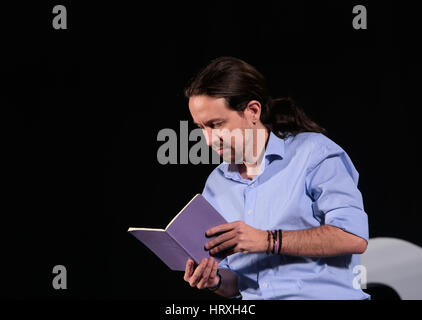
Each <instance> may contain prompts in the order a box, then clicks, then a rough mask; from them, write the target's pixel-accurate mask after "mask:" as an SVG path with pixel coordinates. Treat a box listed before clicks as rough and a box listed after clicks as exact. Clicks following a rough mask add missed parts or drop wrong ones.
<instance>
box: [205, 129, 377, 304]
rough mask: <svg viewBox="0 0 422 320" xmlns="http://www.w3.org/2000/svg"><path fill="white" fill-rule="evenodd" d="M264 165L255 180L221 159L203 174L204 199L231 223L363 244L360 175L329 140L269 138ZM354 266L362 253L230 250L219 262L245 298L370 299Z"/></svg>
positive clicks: (365, 234) (316, 137) (310, 135)
mask: <svg viewBox="0 0 422 320" xmlns="http://www.w3.org/2000/svg"><path fill="white" fill-rule="evenodd" d="M262 162H263V163H262V165H261V170H260V173H259V174H258V176H256V177H255V178H254V179H253V180H247V179H243V178H242V177H241V176H240V174H239V172H238V171H237V167H236V165H234V164H229V163H226V162H223V163H221V164H220V165H219V166H218V167H217V168H215V169H214V171H213V172H212V173H211V174H210V176H209V177H208V179H207V182H206V185H205V188H204V190H203V196H204V197H205V198H206V199H207V200H208V201H209V202H210V203H211V204H212V205H213V206H214V207H215V208H216V209H217V210H218V211H219V212H220V213H221V214H222V215H223V216H224V218H225V219H226V220H227V221H228V222H232V221H237V220H243V221H244V222H245V223H246V224H248V225H250V226H252V227H255V228H258V229H262V230H269V229H271V230H274V229H282V230H286V231H287V230H302V229H309V228H313V227H318V226H321V225H324V224H326V225H333V226H336V227H339V228H341V229H343V230H345V231H347V232H350V233H352V234H355V235H357V236H359V237H361V238H363V239H365V240H366V241H368V217H367V215H366V213H365V211H364V208H363V200H362V195H361V193H360V191H359V189H358V188H357V185H358V178H359V174H358V172H357V171H356V169H355V167H354V165H353V163H352V161H351V160H350V158H349V156H348V155H347V153H346V152H345V151H344V150H343V149H342V148H341V147H340V146H338V145H337V144H336V143H334V142H333V141H332V140H330V139H329V138H327V137H326V136H325V135H323V134H320V133H313V132H304V133H299V134H297V135H296V136H290V137H288V138H286V139H281V138H279V137H277V136H276V135H275V134H274V133H271V134H270V137H269V140H268V143H267V147H266V150H265V156H264V159H263V161H262ZM357 265H360V255H359V254H350V255H343V256H337V257H329V258H310V257H295V256H290V255H284V254H281V255H272V254H270V255H266V253H265V252H262V253H247V254H244V253H235V254H233V255H230V256H228V257H226V258H225V259H223V260H222V261H221V262H220V263H219V267H220V268H225V269H229V270H231V271H233V272H234V273H235V274H236V275H237V278H238V286H239V291H240V294H241V298H242V299H244V300H250V299H367V298H369V297H370V296H369V295H368V294H366V293H364V292H363V291H362V290H361V289H360V287H359V283H360V281H358V280H359V273H360V272H361V269H360V268H356V269H355V270H354V267H355V266H357ZM354 272H356V273H354ZM355 277H356V278H357V279H355V280H354V278H355ZM354 283H355V284H354ZM356 284H358V285H356ZM355 287H357V289H355ZM239 297H240V296H239Z"/></svg>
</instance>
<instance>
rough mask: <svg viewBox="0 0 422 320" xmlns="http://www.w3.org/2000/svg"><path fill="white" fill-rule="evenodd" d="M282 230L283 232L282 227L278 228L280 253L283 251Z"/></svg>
mask: <svg viewBox="0 0 422 320" xmlns="http://www.w3.org/2000/svg"><path fill="white" fill-rule="evenodd" d="M282 232H283V230H281V229H280V230H278V238H279V244H278V246H279V247H278V254H280V253H281V240H282V237H281V236H282V234H281V233H282Z"/></svg>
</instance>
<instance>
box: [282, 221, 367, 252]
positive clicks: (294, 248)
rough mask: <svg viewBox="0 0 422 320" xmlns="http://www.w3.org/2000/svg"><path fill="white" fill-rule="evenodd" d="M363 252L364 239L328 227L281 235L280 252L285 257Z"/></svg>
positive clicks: (284, 232)
mask: <svg viewBox="0 0 422 320" xmlns="http://www.w3.org/2000/svg"><path fill="white" fill-rule="evenodd" d="M365 250H366V241H365V240H364V239H362V238H360V237H358V236H355V235H353V234H351V233H348V232H345V231H343V230H341V229H340V228H337V227H334V226H330V225H323V226H320V227H316V228H311V229H305V230H296V231H283V233H282V247H281V252H282V253H283V254H287V255H294V256H302V257H330V256H339V255H344V254H354V253H358V254H360V253H363V252H364V251H365Z"/></svg>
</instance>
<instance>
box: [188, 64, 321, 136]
mask: <svg viewBox="0 0 422 320" xmlns="http://www.w3.org/2000/svg"><path fill="white" fill-rule="evenodd" d="M184 93H185V96H186V98H190V97H191V96H195V95H207V96H210V97H215V98H224V99H225V100H226V102H227V104H228V106H229V107H230V108H231V109H233V110H236V111H238V112H242V111H243V110H245V108H246V106H247V105H248V103H249V101H251V100H257V101H259V102H260V103H261V108H262V110H261V118H260V120H261V122H262V123H263V124H265V125H267V126H268V127H269V128H270V130H271V131H272V132H274V134H276V135H278V136H279V137H280V138H286V137H287V136H289V135H296V134H298V133H300V132H307V131H308V132H309V131H310V132H319V133H323V134H326V133H327V131H326V130H325V129H324V128H322V127H321V126H319V125H318V124H316V123H315V122H313V121H312V120H311V119H309V117H308V116H307V115H306V114H305V112H304V111H303V109H302V108H301V107H299V106H298V105H296V104H295V102H294V101H293V99H291V98H290V97H285V98H277V99H272V98H271V96H270V94H269V90H268V87H267V84H266V80H265V78H264V76H263V75H262V74H261V73H260V72H259V71H258V70H256V69H255V68H254V67H253V66H251V65H250V64H248V63H246V62H245V61H243V60H240V59H237V58H234V57H220V58H217V59H214V60H212V61H211V62H210V63H209V64H208V65H207V66H206V67H205V68H203V69H202V70H201V71H200V72H199V73H198V74H197V75H196V76H195V77H194V78H193V79H192V80H191V81H190V83H189V85H188V87H187V88H186V89H185V92H184Z"/></svg>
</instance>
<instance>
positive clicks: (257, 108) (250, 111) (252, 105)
mask: <svg viewBox="0 0 422 320" xmlns="http://www.w3.org/2000/svg"><path fill="white" fill-rule="evenodd" d="M244 113H245V116H246V118H247V120H249V121H250V122H251V123H253V124H256V123H257V122H258V121H259V118H260V116H261V104H260V103H259V101H257V100H251V101H249V103H248V105H247V106H246V108H245V111H244Z"/></svg>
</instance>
